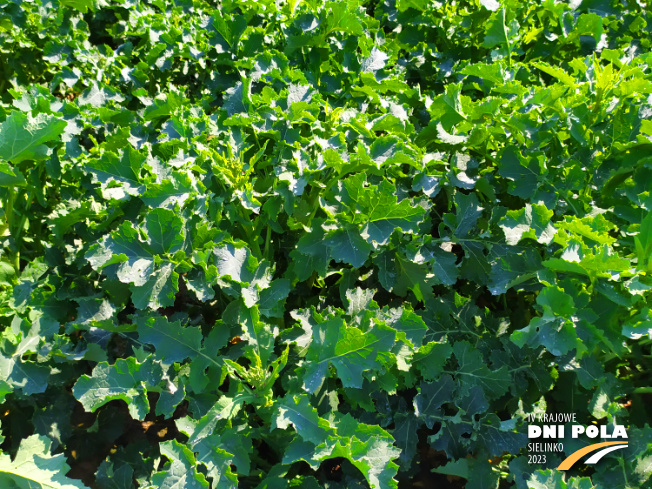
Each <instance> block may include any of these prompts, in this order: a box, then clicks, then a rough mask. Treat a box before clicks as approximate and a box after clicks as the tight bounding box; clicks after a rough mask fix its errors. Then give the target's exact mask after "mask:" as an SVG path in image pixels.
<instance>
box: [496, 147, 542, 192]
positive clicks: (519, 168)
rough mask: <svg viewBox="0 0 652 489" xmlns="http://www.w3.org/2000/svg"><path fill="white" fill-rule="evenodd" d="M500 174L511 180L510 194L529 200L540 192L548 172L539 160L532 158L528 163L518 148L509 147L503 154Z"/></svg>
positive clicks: (499, 168)
mask: <svg viewBox="0 0 652 489" xmlns="http://www.w3.org/2000/svg"><path fill="white" fill-rule="evenodd" d="M498 173H499V174H500V175H501V176H502V177H505V178H508V179H510V180H511V182H510V183H509V193H510V194H512V195H516V196H517V197H521V198H523V199H529V198H532V197H533V196H534V194H535V193H536V191H537V190H538V188H539V186H540V185H541V182H540V180H541V179H543V178H544V177H545V175H546V173H547V171H546V168H545V166H544V164H543V162H542V161H541V160H540V159H539V158H530V160H529V161H527V160H526V159H525V158H523V157H522V156H521V154H520V152H519V151H518V149H517V148H515V147H514V146H508V147H506V148H505V150H504V151H503V152H502V155H501V159H500V166H499V167H498Z"/></svg>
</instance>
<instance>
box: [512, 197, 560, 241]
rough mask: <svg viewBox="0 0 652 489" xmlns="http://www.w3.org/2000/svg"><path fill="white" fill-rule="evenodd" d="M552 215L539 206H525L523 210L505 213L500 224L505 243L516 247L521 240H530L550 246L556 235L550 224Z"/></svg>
mask: <svg viewBox="0 0 652 489" xmlns="http://www.w3.org/2000/svg"><path fill="white" fill-rule="evenodd" d="M553 214H554V212H553V211H549V210H548V209H547V208H546V206H545V205H540V204H525V208H524V209H520V210H516V211H507V216H505V217H503V218H502V219H501V222H500V227H501V229H502V230H503V232H504V233H505V241H507V244H508V245H516V244H518V243H519V241H521V240H522V239H525V238H531V239H533V240H535V241H537V242H539V243H541V244H550V243H551V242H552V239H553V238H554V237H555V233H556V229H555V227H554V226H553V225H552V223H551V222H550V218H551V217H552V216H553Z"/></svg>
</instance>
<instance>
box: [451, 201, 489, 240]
mask: <svg viewBox="0 0 652 489" xmlns="http://www.w3.org/2000/svg"><path fill="white" fill-rule="evenodd" d="M453 199H454V201H455V209H456V213H455V227H454V229H453V233H454V234H455V236H457V237H460V238H463V237H465V236H468V234H469V232H470V231H471V230H472V229H474V228H475V225H476V223H477V222H478V218H479V217H480V216H481V215H482V211H483V208H482V207H480V202H479V201H478V198H477V197H476V196H475V194H473V193H472V194H468V195H466V194H463V193H460V192H457V193H456V194H455V197H454V198H453Z"/></svg>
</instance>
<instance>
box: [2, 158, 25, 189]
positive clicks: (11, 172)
mask: <svg viewBox="0 0 652 489" xmlns="http://www.w3.org/2000/svg"><path fill="white" fill-rule="evenodd" d="M26 184H27V182H26V180H25V177H24V176H23V174H22V173H21V172H20V170H17V169H16V168H12V167H11V166H9V165H8V164H7V163H5V162H4V161H0V187H24V186H25V185H26Z"/></svg>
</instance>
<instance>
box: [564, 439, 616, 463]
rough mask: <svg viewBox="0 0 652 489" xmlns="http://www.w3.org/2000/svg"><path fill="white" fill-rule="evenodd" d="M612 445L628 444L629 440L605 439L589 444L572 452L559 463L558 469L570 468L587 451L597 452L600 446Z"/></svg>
mask: <svg viewBox="0 0 652 489" xmlns="http://www.w3.org/2000/svg"><path fill="white" fill-rule="evenodd" d="M611 445H627V442H622V441H605V442H603V443H594V444H593V445H589V446H588V447H584V448H580V449H579V450H578V451H576V452H573V453H571V454H570V455H569V456H568V457H566V459H565V460H564V461H563V462H562V463H560V464H559V467H557V470H568V469H570V468H571V467H572V466H573V465H574V464H575V462H577V461H578V460H579V459H581V458H582V457H583V456H584V455H586V454H587V453H591V452H595V451H596V450H599V449H600V448H603V447H608V446H611Z"/></svg>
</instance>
